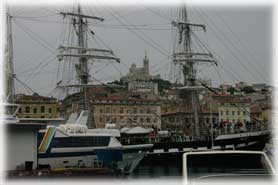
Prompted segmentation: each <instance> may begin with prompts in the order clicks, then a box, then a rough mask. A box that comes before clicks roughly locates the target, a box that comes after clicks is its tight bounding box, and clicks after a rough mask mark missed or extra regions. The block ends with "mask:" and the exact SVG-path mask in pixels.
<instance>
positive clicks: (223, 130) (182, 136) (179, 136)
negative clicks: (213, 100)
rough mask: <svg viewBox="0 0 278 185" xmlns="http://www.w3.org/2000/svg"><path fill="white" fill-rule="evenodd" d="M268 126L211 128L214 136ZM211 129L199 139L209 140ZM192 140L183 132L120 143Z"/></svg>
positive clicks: (141, 137) (265, 129)
mask: <svg viewBox="0 0 278 185" xmlns="http://www.w3.org/2000/svg"><path fill="white" fill-rule="evenodd" d="M267 130H270V128H269V127H268V126H267V125H258V124H257V125H250V126H248V127H246V126H242V127H234V128H229V127H223V128H215V129H213V137H214V138H216V137H217V136H220V135H229V134H238V133H251V132H258V131H267ZM211 136H212V134H211V131H210V132H208V133H207V135H204V136H203V137H202V138H200V140H203V141H206V140H211ZM190 141H194V137H193V136H190V135H185V134H171V135H168V136H159V135H157V136H155V137H154V136H152V137H150V136H135V137H122V138H121V143H122V144H123V145H134V144H139V143H140V144H148V143H165V142H190Z"/></svg>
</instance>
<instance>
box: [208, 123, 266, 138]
mask: <svg viewBox="0 0 278 185" xmlns="http://www.w3.org/2000/svg"><path fill="white" fill-rule="evenodd" d="M266 130H269V127H268V126H267V125H264V124H260V125H259V124H254V125H247V126H241V127H222V128H214V129H213V136H214V137H216V136H219V135H228V134H237V133H247V132H258V131H266Z"/></svg>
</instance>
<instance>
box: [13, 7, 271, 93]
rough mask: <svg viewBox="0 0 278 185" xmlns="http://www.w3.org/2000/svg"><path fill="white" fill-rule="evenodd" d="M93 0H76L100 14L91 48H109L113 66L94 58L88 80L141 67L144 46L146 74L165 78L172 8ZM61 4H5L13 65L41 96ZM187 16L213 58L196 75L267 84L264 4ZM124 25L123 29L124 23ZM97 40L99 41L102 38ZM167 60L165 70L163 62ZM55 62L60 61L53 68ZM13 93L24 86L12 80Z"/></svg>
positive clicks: (51, 81)
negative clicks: (114, 4) (115, 58)
mask: <svg viewBox="0 0 278 185" xmlns="http://www.w3.org/2000/svg"><path fill="white" fill-rule="evenodd" d="M97 2H98V1H94V2H93V3H90V4H88V3H87V4H83V6H82V7H83V11H84V13H85V14H89V15H94V16H98V17H103V18H104V19H105V21H104V22H103V23H97V24H95V23H96V22H95V21H92V22H91V24H92V25H91V26H90V28H91V29H92V30H93V31H94V33H95V34H96V35H97V38H96V40H93V39H91V37H89V38H90V39H91V40H92V41H90V42H89V44H90V46H92V47H94V48H97V47H98V48H105V47H109V48H111V49H112V50H113V51H114V53H115V54H116V55H117V56H118V57H119V58H120V59H121V64H117V63H115V64H106V63H105V64H100V63H97V64H94V65H93V66H92V68H91V69H90V70H91V72H92V73H94V78H96V79H98V80H101V81H102V82H108V81H113V80H118V79H119V78H120V77H121V76H123V75H125V74H126V73H127V71H128V68H129V66H130V65H131V64H132V63H135V64H136V65H137V66H141V65H142V59H143V57H144V52H145V51H147V53H148V57H149V59H150V66H151V69H150V71H151V73H152V74H161V76H162V78H164V79H167V80H173V79H174V75H173V72H174V71H173V65H172V63H171V59H170V57H169V56H167V55H170V54H171V53H172V49H173V41H174V34H173V33H174V31H173V30H172V26H171V21H172V20H176V18H177V17H176V16H177V14H176V12H177V7H176V6H171V7H163V8H162V7H159V6H156V7H154V6H152V7H150V6H147V5H144V4H140V3H139V2H138V6H136V7H112V6H111V7H107V6H106V7H101V6H99V5H101V4H99V3H97ZM71 9H72V5H71V6H69V7H58V6H57V7H47V6H45V5H44V6H43V5H42V6H32V7H24V6H20V7H16V6H13V7H10V13H11V14H12V15H13V16H14V18H13V41H14V65H15V70H16V74H17V77H18V78H19V79H21V80H22V81H24V82H25V83H26V84H28V85H29V86H30V87H31V88H32V89H33V90H34V91H36V92H38V93H40V94H42V95H48V94H49V93H50V92H52V90H53V89H54V88H55V85H56V83H57V69H58V60H57V58H56V54H57V51H56V49H57V48H58V46H59V45H60V44H61V38H62V37H61V36H62V34H61V33H63V30H64V28H65V24H63V19H62V17H61V16H60V15H58V14H59V12H60V11H66V12H69V11H71ZM188 15H189V19H190V22H195V23H200V24H206V26H207V32H206V33H203V32H201V30H198V29H197V30H196V31H197V33H196V34H197V36H198V37H199V38H200V39H201V40H202V41H203V43H204V44H205V45H206V47H208V48H209V49H210V50H211V52H212V53H213V54H215V57H216V59H217V60H218V62H219V65H218V67H217V68H215V67H214V66H201V67H199V74H200V76H201V78H205V79H212V81H213V85H214V86H217V85H219V84H220V83H230V84H234V83H236V82H238V81H245V82H248V83H268V84H269V83H271V78H272V75H271V65H272V64H271V63H272V62H271V57H272V53H271V51H272V43H271V41H272V25H271V24H272V8H271V7H270V6H259V7H249V8H247V7H242V8H240V7H219V6H218V7H212V6H210V7H188ZM127 28H129V29H127ZM103 42H104V43H105V44H103ZM171 66H172V68H171ZM60 67H61V66H60ZM16 85H17V88H16V89H17V91H18V92H27V91H26V90H25V89H24V88H23V86H22V85H20V84H18V83H16Z"/></svg>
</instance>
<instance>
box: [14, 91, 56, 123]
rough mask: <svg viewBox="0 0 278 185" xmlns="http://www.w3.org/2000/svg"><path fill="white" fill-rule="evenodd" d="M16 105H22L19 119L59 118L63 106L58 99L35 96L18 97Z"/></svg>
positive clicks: (19, 95) (18, 114)
mask: <svg viewBox="0 0 278 185" xmlns="http://www.w3.org/2000/svg"><path fill="white" fill-rule="evenodd" d="M16 103H17V104H19V105H20V108H19V110H18V112H17V117H18V118H58V117H60V107H61V104H60V102H59V101H58V100H57V99H56V98H52V97H45V96H40V95H38V94H33V95H24V94H18V95H16Z"/></svg>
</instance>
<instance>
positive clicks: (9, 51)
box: [4, 12, 15, 103]
mask: <svg viewBox="0 0 278 185" xmlns="http://www.w3.org/2000/svg"><path fill="white" fill-rule="evenodd" d="M11 19H12V16H11V15H10V14H9V13H8V12H7V20H6V21H7V32H6V34H7V42H6V50H5V57H6V58H5V60H6V62H4V73H5V74H4V78H5V80H4V82H5V84H4V102H7V103H15V88H14V78H15V73H14V65H13V39H12V23H11Z"/></svg>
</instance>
